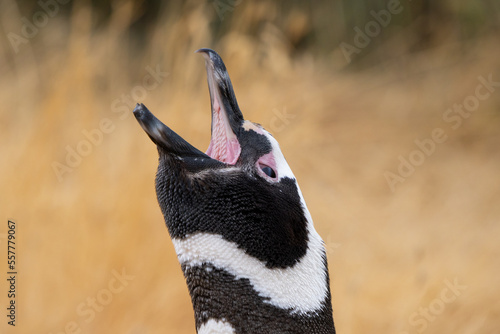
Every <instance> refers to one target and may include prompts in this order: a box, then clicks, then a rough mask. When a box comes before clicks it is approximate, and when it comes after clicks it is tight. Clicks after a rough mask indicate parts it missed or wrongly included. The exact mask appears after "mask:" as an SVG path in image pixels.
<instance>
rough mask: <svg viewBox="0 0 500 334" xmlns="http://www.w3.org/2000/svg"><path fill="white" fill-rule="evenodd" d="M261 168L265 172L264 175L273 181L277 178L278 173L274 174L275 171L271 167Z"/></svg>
mask: <svg viewBox="0 0 500 334" xmlns="http://www.w3.org/2000/svg"><path fill="white" fill-rule="evenodd" d="M259 167H260V169H261V170H262V171H263V172H264V174H266V175H267V176H269V177H270V178H273V179H274V178H276V173H275V172H274V170H273V169H272V168H271V167H269V166H266V165H260V166H259Z"/></svg>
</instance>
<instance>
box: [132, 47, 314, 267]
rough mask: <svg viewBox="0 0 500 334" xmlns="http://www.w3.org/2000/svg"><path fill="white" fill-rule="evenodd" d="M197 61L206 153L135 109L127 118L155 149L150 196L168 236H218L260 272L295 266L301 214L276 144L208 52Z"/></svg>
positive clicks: (304, 214)
mask: <svg viewBox="0 0 500 334" xmlns="http://www.w3.org/2000/svg"><path fill="white" fill-rule="evenodd" d="M197 52H198V53H201V54H202V55H203V56H204V58H205V65H206V70H207V79H208V87H209V91H210V100H211V111H212V128H211V133H212V135H211V140H210V144H209V146H208V149H207V151H206V153H203V152H201V151H200V150H198V149H197V148H195V147H194V146H192V145H191V144H189V143H188V142H187V141H186V140H184V139H183V138H182V137H180V136H179V135H178V134H176V133H175V132H174V131H172V130H171V129H170V128H169V127H168V126H166V125H165V124H163V123H162V122H161V121H159V120H158V119H157V118H156V117H155V116H154V115H153V114H152V113H151V112H150V111H149V110H148V109H147V108H146V107H145V106H144V105H143V104H138V105H137V106H136V107H135V109H134V115H135V117H136V119H137V120H138V122H139V123H140V125H141V126H142V128H143V129H144V130H145V132H146V133H147V134H148V136H149V137H150V138H151V140H152V141H153V142H154V143H155V144H156V146H157V148H158V152H159V167H158V172H157V176H156V192H157V197H158V201H159V204H160V207H161V209H162V212H163V214H164V217H165V221H166V224H167V227H168V230H169V232H170V235H171V237H172V238H184V237H186V236H187V235H190V234H193V233H196V232H208V233H214V234H220V235H222V236H223V237H224V238H225V239H226V240H229V241H231V242H235V243H236V244H237V245H238V247H240V248H242V249H244V250H245V251H246V253H248V254H250V255H252V256H254V257H256V258H258V259H259V260H261V261H263V262H265V264H266V266H268V267H286V266H289V265H293V264H294V263H296V262H297V261H298V260H299V259H300V257H301V256H302V255H304V254H305V252H306V250H307V241H308V233H307V230H308V228H307V225H308V224H307V223H308V216H309V213H308V211H307V208H306V206H305V203H304V201H303V198H302V194H301V193H300V189H299V187H298V185H297V183H296V180H295V177H294V175H293V173H292V171H291V169H290V167H289V166H288V164H287V162H286V160H285V158H284V156H283V154H282V152H281V150H280V147H279V144H278V142H277V141H276V139H275V138H274V137H273V136H272V135H271V134H270V133H269V132H268V131H266V130H265V129H264V128H263V127H262V126H261V125H259V124H257V123H253V122H250V121H248V120H245V119H244V117H243V114H242V112H241V110H240V108H239V106H238V103H237V101H236V97H235V94H234V91H233V86H232V84H231V80H230V78H229V75H228V73H227V70H226V67H225V65H224V63H223V61H222V59H221V58H220V56H219V55H218V54H217V53H216V52H215V51H213V50H210V49H200V50H198V51H197Z"/></svg>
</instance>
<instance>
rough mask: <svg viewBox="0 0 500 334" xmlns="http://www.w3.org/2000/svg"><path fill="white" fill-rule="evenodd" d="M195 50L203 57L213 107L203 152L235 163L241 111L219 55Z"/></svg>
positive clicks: (208, 51) (241, 119) (239, 151)
mask: <svg viewBox="0 0 500 334" xmlns="http://www.w3.org/2000/svg"><path fill="white" fill-rule="evenodd" d="M196 52H197V53H201V54H202V55H203V57H204V58H205V67H206V69H207V81H208V89H209V91H210V103H211V106H212V138H211V140H210V145H209V146H208V149H207V152H206V153H207V155H209V156H210V157H211V158H212V159H216V160H219V161H221V162H224V163H226V164H229V165H234V164H235V163H236V161H237V160H238V158H239V156H240V153H241V146H240V143H239V142H238V138H237V136H236V133H237V132H238V131H239V129H240V128H241V125H242V123H243V121H244V119H243V114H242V113H241V111H240V108H239V107H238V102H237V101H236V96H235V95H234V90H233V85H232V84H231V79H229V74H228V73H227V70H226V66H225V65H224V63H223V62H222V59H221V57H220V56H219V55H218V54H217V53H216V52H215V51H213V50H210V49H199V50H197V51H196Z"/></svg>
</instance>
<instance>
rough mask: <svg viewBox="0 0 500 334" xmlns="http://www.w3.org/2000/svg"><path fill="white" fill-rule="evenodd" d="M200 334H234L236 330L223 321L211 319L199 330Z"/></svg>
mask: <svg viewBox="0 0 500 334" xmlns="http://www.w3.org/2000/svg"><path fill="white" fill-rule="evenodd" d="M198 334H234V328H233V327H232V326H231V325H230V324H228V323H227V322H225V321H223V320H214V319H209V320H208V321H207V322H205V323H204V324H203V325H201V326H200V328H198Z"/></svg>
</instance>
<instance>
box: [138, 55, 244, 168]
mask: <svg viewBox="0 0 500 334" xmlns="http://www.w3.org/2000/svg"><path fill="white" fill-rule="evenodd" d="M196 52H198V53H201V54H202V55H203V56H204V58H205V66H206V69H207V80H208V88H209V91H210V101H211V106H212V138H211V140H210V145H209V147H208V150H207V152H206V154H205V153H203V152H201V151H200V150H198V149H197V148H195V147H194V146H192V145H191V144H189V143H188V142H187V141H185V140H184V139H183V138H182V137H181V136H179V135H178V134H177V133H175V132H174V131H172V130H171V129H170V128H169V127H168V126H166V125H165V124H163V123H162V122H161V121H160V120H159V119H158V118H156V117H155V116H154V115H153V114H152V113H151V112H150V111H149V110H148V108H146V106H144V105H143V104H142V103H140V104H139V103H138V104H137V105H136V107H135V108H134V116H135V118H136V119H137V121H138V122H139V124H140V125H141V127H142V128H143V129H144V131H145V132H146V133H147V134H148V136H149V138H151V140H152V141H153V142H154V143H155V144H156V145H157V146H158V147H160V148H162V149H163V151H164V152H166V153H167V154H172V155H175V156H177V157H179V158H181V159H186V158H188V160H190V161H198V162H197V164H198V163H201V162H207V160H209V161H210V160H216V161H213V162H219V163H221V162H222V163H224V164H227V165H234V164H235V163H236V161H237V160H238V158H239V156H240V153H241V146H240V143H239V142H238V138H237V136H236V133H238V131H239V129H240V128H241V125H242V123H243V121H244V119H243V114H242V113H241V111H240V109H239V107H238V102H237V101H236V97H235V95H234V91H233V86H232V84H231V80H230V79H229V75H228V73H227V70H226V66H225V65H224V63H223V62H222V59H221V58H220V56H219V55H218V54H217V53H216V52H215V51H213V50H210V49H199V50H198V51H196ZM189 158H193V159H189Z"/></svg>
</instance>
